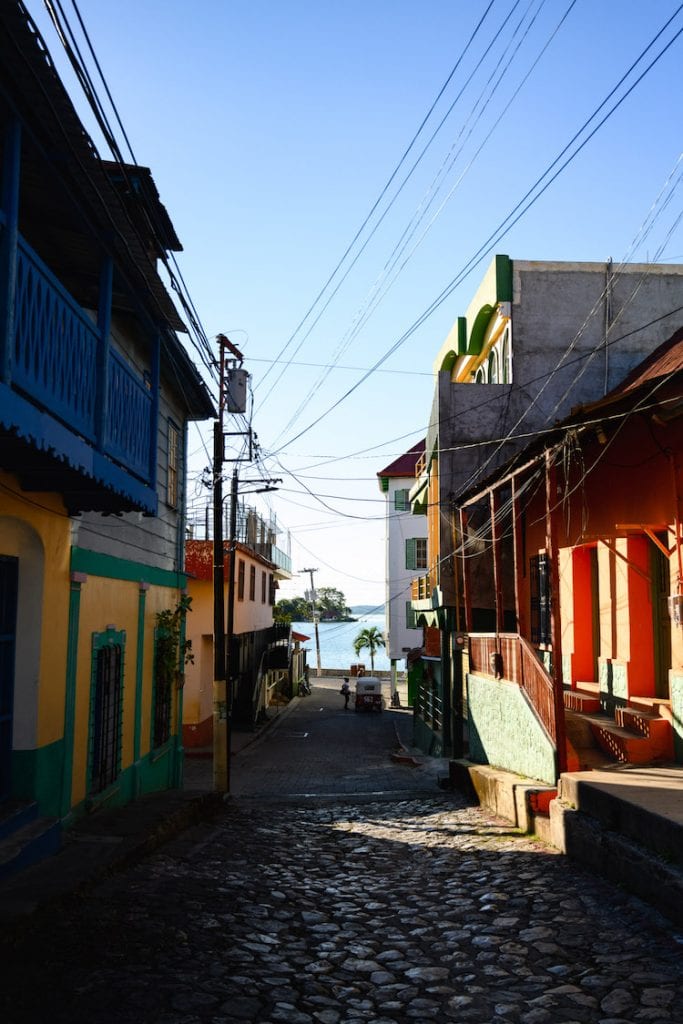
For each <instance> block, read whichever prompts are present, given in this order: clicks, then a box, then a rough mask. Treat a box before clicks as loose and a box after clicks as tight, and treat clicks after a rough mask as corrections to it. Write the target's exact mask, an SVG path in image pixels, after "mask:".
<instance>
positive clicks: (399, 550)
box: [377, 441, 428, 694]
mask: <svg viewBox="0 0 683 1024" xmlns="http://www.w3.org/2000/svg"><path fill="white" fill-rule="evenodd" d="M424 451H425V442H424V441H419V442H418V443H417V444H416V445H414V446H413V447H412V448H411V449H410V451H408V452H406V453H405V455H401V456H400V457H399V458H398V459H396V460H395V461H394V462H392V463H390V465H388V466H386V467H385V469H382V470H380V472H379V473H378V474H377V477H378V480H379V486H380V490H381V491H382V493H383V494H384V497H385V499H386V506H385V509H386V513H385V514H386V540H385V579H386V631H385V643H386V651H387V654H388V656H389V658H390V660H391V690H392V694H393V693H394V692H395V687H396V672H397V670H398V662H399V661H402V660H403V661H405V658H406V656H407V654H408V651H410V650H412V649H413V648H415V647H420V646H421V645H422V628H421V627H417V626H416V625H415V613H414V611H413V610H412V607H411V583H412V581H413V580H414V579H416V578H417V577H418V576H423V575H424V574H425V572H426V571H427V568H428V562H427V519H426V517H425V516H422V515H412V514H411V511H410V501H409V494H410V489H411V487H412V486H413V484H414V483H415V468H416V466H417V463H418V461H419V460H420V458H423V457H424Z"/></svg>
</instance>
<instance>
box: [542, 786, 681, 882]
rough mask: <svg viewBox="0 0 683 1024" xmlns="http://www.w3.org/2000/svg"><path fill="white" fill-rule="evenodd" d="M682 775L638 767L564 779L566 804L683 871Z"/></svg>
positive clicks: (563, 788)
mask: <svg viewBox="0 0 683 1024" xmlns="http://www.w3.org/2000/svg"><path fill="white" fill-rule="evenodd" d="M682 779H683V776H682V774H681V772H680V770H671V769H667V768H653V767H632V768H624V769H616V770H607V771H591V772H570V773H567V774H565V775H563V776H562V777H561V779H560V785H559V796H560V799H561V800H562V802H563V804H565V805H567V806H568V807H573V808H576V809H577V810H579V811H582V812H583V813H584V814H587V815H590V817H591V818H594V819H595V820H596V821H598V822H599V823H600V824H601V825H602V827H603V828H605V829H607V830H609V831H611V832H618V833H619V834H621V835H623V836H626V837H628V838H630V839H632V840H634V841H635V842H636V843H638V844H639V845H640V846H645V847H647V848H648V849H650V850H652V851H653V853H656V854H657V855H658V856H660V857H662V858H663V860H665V861H668V862H672V863H676V864H678V865H679V867H683V795H682V793H681V781H682Z"/></svg>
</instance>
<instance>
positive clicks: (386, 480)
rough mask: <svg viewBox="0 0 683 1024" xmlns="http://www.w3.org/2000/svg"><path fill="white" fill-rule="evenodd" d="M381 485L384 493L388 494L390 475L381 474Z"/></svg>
mask: <svg viewBox="0 0 683 1024" xmlns="http://www.w3.org/2000/svg"><path fill="white" fill-rule="evenodd" d="M379 486H380V490H381V491H382V494H386V493H387V491H388V490H389V477H388V476H381V477H380V478H379Z"/></svg>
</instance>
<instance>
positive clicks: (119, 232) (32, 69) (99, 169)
mask: <svg viewBox="0 0 683 1024" xmlns="http://www.w3.org/2000/svg"><path fill="white" fill-rule="evenodd" d="M0 92H2V93H3V94H4V98H5V101H6V102H5V103H4V104H3V108H4V109H3V110H2V111H0V113H2V114H4V115H5V116H7V113H8V112H9V110H11V109H12V108H14V109H15V110H16V111H17V112H18V113H19V114H20V116H21V118H22V121H23V122H24V124H25V126H26V127H27V129H28V132H27V133H26V134H27V136H28V139H27V142H29V141H30V144H31V145H30V146H28V145H27V147H26V148H27V151H28V159H29V169H30V165H31V147H32V149H33V153H34V154H36V153H40V157H41V162H42V160H45V161H47V162H48V163H49V164H50V165H51V167H52V172H53V181H52V182H51V184H53V183H56V184H61V185H63V186H64V187H65V189H66V191H68V193H69V194H70V197H71V198H72V199H73V200H74V202H75V203H77V204H78V207H79V208H80V210H81V213H82V215H83V218H84V220H85V221H86V222H87V223H88V226H89V228H90V230H91V231H92V232H93V235H94V236H95V237H96V238H98V239H99V240H101V243H102V248H103V249H110V250H113V253H114V256H115V258H116V262H117V266H118V269H119V270H120V271H121V270H123V272H124V274H125V276H127V277H128V278H129V283H130V291H131V292H132V297H131V295H129V294H126V293H127V292H128V288H121V287H120V288H118V289H116V290H115V302H118V303H119V304H120V308H124V309H125V308H129V309H130V310H131V311H132V309H133V308H134V303H136V302H138V303H139V302H140V301H142V304H143V305H144V306H145V308H146V309H147V311H148V314H149V315H151V316H152V318H153V319H154V321H155V322H156V323H164V324H166V325H167V326H168V327H170V328H172V329H173V330H177V331H186V329H187V328H186V326H185V324H184V322H183V321H182V319H181V318H180V316H179V315H178V312H177V310H176V308H175V305H174V303H173V301H172V300H171V297H170V295H169V294H168V292H167V291H166V288H165V286H164V284H163V282H162V280H161V278H160V277H159V275H158V273H157V271H156V266H155V259H154V255H155V254H154V253H153V251H150V250H149V249H148V246H147V240H146V239H145V237H144V235H142V236H141V234H140V232H139V230H138V229H137V228H136V225H135V222H134V219H133V218H131V216H130V215H129V213H128V212H127V210H126V207H125V203H124V200H123V197H122V196H121V194H120V193H119V191H118V190H117V188H116V186H115V185H114V184H113V183H112V181H111V180H110V177H109V174H108V170H107V163H106V162H105V161H103V160H101V159H100V157H99V154H98V153H97V150H96V148H95V145H94V144H93V142H92V140H91V139H90V137H89V136H88V134H87V132H86V131H85V128H84V127H83V125H82V123H81V121H80V119H79V117H78V115H77V113H76V110H75V108H74V106H73V104H72V102H71V99H70V97H69V95H68V93H67V92H66V89H65V88H64V85H63V84H62V82H61V80H60V78H59V76H58V74H57V71H56V69H55V66H54V64H53V62H52V58H51V57H50V54H49V52H48V50H47V48H46V46H45V43H44V42H43V40H42V38H41V36H40V34H39V33H38V31H37V29H36V27H35V25H34V24H33V22H32V20H31V17H30V15H29V13H28V11H27V9H26V7H25V6H24V4H23V3H22V2H21V0H4V2H3V5H2V14H1V16H0ZM33 159H34V160H35V156H34V158H33ZM32 180H33V193H32V194H35V191H36V190H40V188H41V186H43V185H44V183H45V175H44V173H43V174H40V173H38V174H35V175H33V177H32ZM30 183H31V177H29V188H30V187H31V184H30ZM25 198H32V196H29V197H25ZM42 201H43V204H44V205H45V204H49V196H46V197H44V198H43V199H42ZM51 207H52V209H54V213H55V223H59V216H58V215H59V210H58V209H57V208H56V207H57V204H56V203H55V202H54V200H53V202H52V204H51ZM52 209H51V211H50V212H52ZM62 216H64V215H63V214H62ZM169 224H170V221H169ZM173 234H174V233H173ZM170 237H171V236H169V238H170ZM29 240H30V239H29ZM60 242H61V244H62V245H65V244H66V245H67V246H68V245H69V244H70V245H71V246H72V249H71V251H70V252H68V253H67V254H66V255H67V257H68V258H69V259H70V261H71V264H72V266H73V268H74V272H76V271H80V269H81V268H82V269H83V273H84V274H85V272H86V269H87V266H86V261H87V259H88V257H90V255H91V254H90V253H89V252H86V251H85V250H86V249H87V248H88V246H87V244H86V243H87V240H86V239H84V238H82V237H79V236H78V235H77V233H75V232H74V233H73V234H72V236H69V235H68V234H67V235H66V236H65V237H60ZM90 266H91V267H92V263H91V264H90Z"/></svg>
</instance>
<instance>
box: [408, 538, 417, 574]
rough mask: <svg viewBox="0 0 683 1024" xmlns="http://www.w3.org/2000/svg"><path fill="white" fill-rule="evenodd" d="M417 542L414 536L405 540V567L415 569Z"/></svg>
mask: <svg viewBox="0 0 683 1024" xmlns="http://www.w3.org/2000/svg"><path fill="white" fill-rule="evenodd" d="M416 548H417V542H416V539H415V537H409V538H408V539H407V540H406V569H417V553H416V550H415V549H416Z"/></svg>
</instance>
